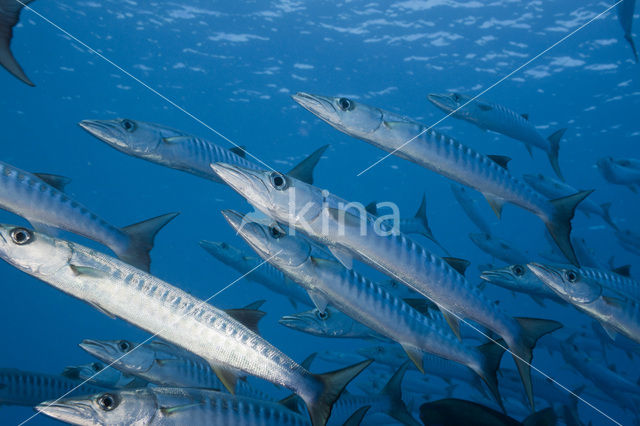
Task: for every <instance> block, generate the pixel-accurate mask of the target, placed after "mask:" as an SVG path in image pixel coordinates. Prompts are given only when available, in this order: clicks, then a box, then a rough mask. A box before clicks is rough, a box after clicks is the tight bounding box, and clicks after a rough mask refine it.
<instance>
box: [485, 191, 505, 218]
mask: <svg viewBox="0 0 640 426" xmlns="http://www.w3.org/2000/svg"><path fill="white" fill-rule="evenodd" d="M483 195H484V198H486V199H487V202H488V203H489V205H490V206H491V208H492V209H493V212H494V213H495V214H496V216H498V219H500V218H501V217H502V207H503V206H504V200H503V199H501V198H497V197H494V196H493V195H488V194H483Z"/></svg>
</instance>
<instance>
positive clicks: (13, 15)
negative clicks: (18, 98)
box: [0, 0, 35, 86]
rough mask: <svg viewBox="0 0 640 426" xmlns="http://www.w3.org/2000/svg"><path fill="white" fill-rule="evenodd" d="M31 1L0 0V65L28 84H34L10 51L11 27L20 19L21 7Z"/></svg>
mask: <svg viewBox="0 0 640 426" xmlns="http://www.w3.org/2000/svg"><path fill="white" fill-rule="evenodd" d="M32 1H33V0H21V1H20V2H17V1H16V0H0V65H2V66H3V67H4V68H5V69H6V70H7V71H9V72H10V73H11V74H13V75H14V76H15V77H16V78H18V79H19V80H21V81H22V82H23V83H25V84H28V85H29V86H35V84H33V83H32V82H31V80H29V77H27V75H26V74H25V73H24V71H23V70H22V67H21V66H20V64H18V61H16V58H14V56H13V53H11V39H12V38H13V27H15V25H16V24H17V23H18V20H19V19H20V12H21V11H22V8H23V7H24V5H27V4H29V3H31V2H32Z"/></svg>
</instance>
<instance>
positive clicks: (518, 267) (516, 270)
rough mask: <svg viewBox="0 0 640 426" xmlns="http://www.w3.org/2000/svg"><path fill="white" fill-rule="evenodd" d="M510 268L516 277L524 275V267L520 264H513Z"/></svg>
mask: <svg viewBox="0 0 640 426" xmlns="http://www.w3.org/2000/svg"><path fill="white" fill-rule="evenodd" d="M511 270H512V271H513V273H514V274H516V277H521V276H523V275H524V267H523V266H522V265H513V266H512V267H511Z"/></svg>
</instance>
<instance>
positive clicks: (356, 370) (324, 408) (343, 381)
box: [303, 359, 373, 426]
mask: <svg viewBox="0 0 640 426" xmlns="http://www.w3.org/2000/svg"><path fill="white" fill-rule="evenodd" d="M372 362H373V360H371V359H370V360H367V361H362V362H360V363H358V364H356V365H352V366H351V367H346V368H343V369H340V370H336V371H333V372H330V373H325V374H314V375H313V376H314V377H315V378H316V380H317V381H318V382H320V383H321V384H322V390H321V392H320V393H319V394H316V395H314V396H313V397H308V396H307V397H303V399H304V402H305V404H306V405H307V409H308V410H309V416H310V417H311V424H312V426H321V425H325V424H326V423H327V420H328V419H329V416H330V415H331V407H332V406H333V404H334V402H336V400H337V399H338V397H339V396H340V394H341V393H342V391H343V390H344V388H345V387H346V386H347V384H349V382H350V381H351V380H353V378H354V377H356V376H357V375H358V374H360V372H361V371H362V370H364V369H365V368H367V367H368V366H369V364H371V363H372Z"/></svg>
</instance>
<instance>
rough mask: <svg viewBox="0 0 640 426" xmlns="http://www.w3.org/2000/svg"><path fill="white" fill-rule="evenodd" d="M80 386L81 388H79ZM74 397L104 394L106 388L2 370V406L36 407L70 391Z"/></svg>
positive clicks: (42, 375)
mask: <svg viewBox="0 0 640 426" xmlns="http://www.w3.org/2000/svg"><path fill="white" fill-rule="evenodd" d="M79 385H80V386H79ZM76 386H79V387H78V389H76V390H74V391H73V395H83V394H87V393H96V392H102V391H103V390H105V388H101V387H98V386H93V385H91V384H82V385H81V381H79V380H72V379H69V378H67V377H63V376H59V375H55V374H43V373H33V372H30V371H22V370H17V369H15V368H0V405H21V406H26V407H34V406H36V405H37V404H39V403H41V402H42V401H44V400H47V399H55V398H58V397H60V396H62V395H64V394H65V393H67V392H69V391H70V390H72V389H74V388H75V387H76Z"/></svg>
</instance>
